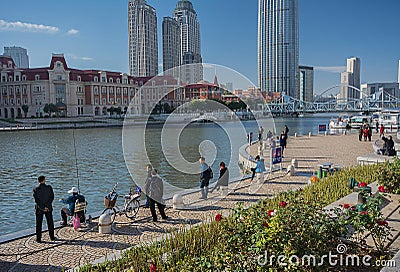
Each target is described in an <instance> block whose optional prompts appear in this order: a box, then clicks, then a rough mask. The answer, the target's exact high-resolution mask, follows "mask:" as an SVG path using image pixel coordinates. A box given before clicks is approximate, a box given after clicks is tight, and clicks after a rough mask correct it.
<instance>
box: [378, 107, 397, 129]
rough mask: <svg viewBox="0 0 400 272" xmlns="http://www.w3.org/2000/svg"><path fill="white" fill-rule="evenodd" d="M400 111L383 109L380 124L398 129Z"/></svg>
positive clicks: (387, 127) (386, 127)
mask: <svg viewBox="0 0 400 272" xmlns="http://www.w3.org/2000/svg"><path fill="white" fill-rule="evenodd" d="M399 116H400V111H394V110H393V111H383V112H381V113H380V114H379V120H378V122H379V125H383V127H384V128H385V129H396V130H397V129H398V128H399V121H400V118H399Z"/></svg>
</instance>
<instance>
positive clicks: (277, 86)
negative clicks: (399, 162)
mask: <svg viewBox="0 0 400 272" xmlns="http://www.w3.org/2000/svg"><path fill="white" fill-rule="evenodd" d="M298 25H299V24H298V1H297V0H259V1H258V85H259V88H260V89H261V91H262V92H267V93H270V92H284V93H285V94H287V95H290V96H292V97H295V98H298V97H299V64H298V63H299V34H298V32H299V29H298Z"/></svg>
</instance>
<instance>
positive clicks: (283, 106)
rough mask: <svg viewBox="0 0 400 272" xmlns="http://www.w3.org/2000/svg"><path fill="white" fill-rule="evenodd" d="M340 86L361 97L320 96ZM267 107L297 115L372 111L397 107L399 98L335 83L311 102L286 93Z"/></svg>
mask: <svg viewBox="0 0 400 272" xmlns="http://www.w3.org/2000/svg"><path fill="white" fill-rule="evenodd" d="M341 86H345V87H349V88H352V89H355V90H357V91H358V92H359V93H360V96H361V97H362V98H359V99H341V98H339V99H337V98H335V97H333V96H331V97H323V96H322V95H323V94H324V93H326V92H328V91H330V90H332V89H334V88H337V87H341ZM268 107H269V110H270V112H271V113H272V114H273V115H299V114H304V113H324V112H360V111H368V112H372V111H380V110H382V109H388V108H399V107H400V98H396V97H394V96H393V95H391V94H389V93H386V92H384V91H383V90H381V91H378V92H376V93H374V94H371V95H368V94H366V93H364V92H362V91H361V90H360V89H358V88H355V87H354V86H350V85H335V86H333V87H331V88H329V89H327V90H326V91H324V92H323V93H322V94H321V95H319V96H317V97H316V98H315V99H314V101H312V102H306V101H301V100H298V99H295V98H293V97H291V96H288V95H282V96H281V97H279V98H277V99H275V100H274V101H273V102H272V103H268Z"/></svg>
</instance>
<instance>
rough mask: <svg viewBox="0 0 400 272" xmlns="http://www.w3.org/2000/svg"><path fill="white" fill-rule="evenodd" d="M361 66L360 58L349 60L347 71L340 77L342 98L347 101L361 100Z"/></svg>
mask: <svg viewBox="0 0 400 272" xmlns="http://www.w3.org/2000/svg"><path fill="white" fill-rule="evenodd" d="M360 66H361V63H360V59H359V58H357V57H352V58H348V59H347V66H346V71H345V72H342V73H341V75H340V85H341V86H340V98H342V99H344V100H346V101H348V100H352V99H359V98H360V91H359V90H360V83H361V82H360V74H361V70H360ZM349 86H352V87H349Z"/></svg>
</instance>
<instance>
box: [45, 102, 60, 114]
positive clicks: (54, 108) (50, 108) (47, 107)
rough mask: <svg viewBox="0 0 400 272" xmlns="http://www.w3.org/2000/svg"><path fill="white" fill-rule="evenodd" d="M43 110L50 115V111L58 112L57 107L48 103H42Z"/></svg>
mask: <svg viewBox="0 0 400 272" xmlns="http://www.w3.org/2000/svg"><path fill="white" fill-rule="evenodd" d="M43 111H44V112H45V113H48V114H49V115H50V116H51V114H52V113H58V111H59V107H58V106H56V105H54V104H52V103H50V104H46V105H44V108H43Z"/></svg>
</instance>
